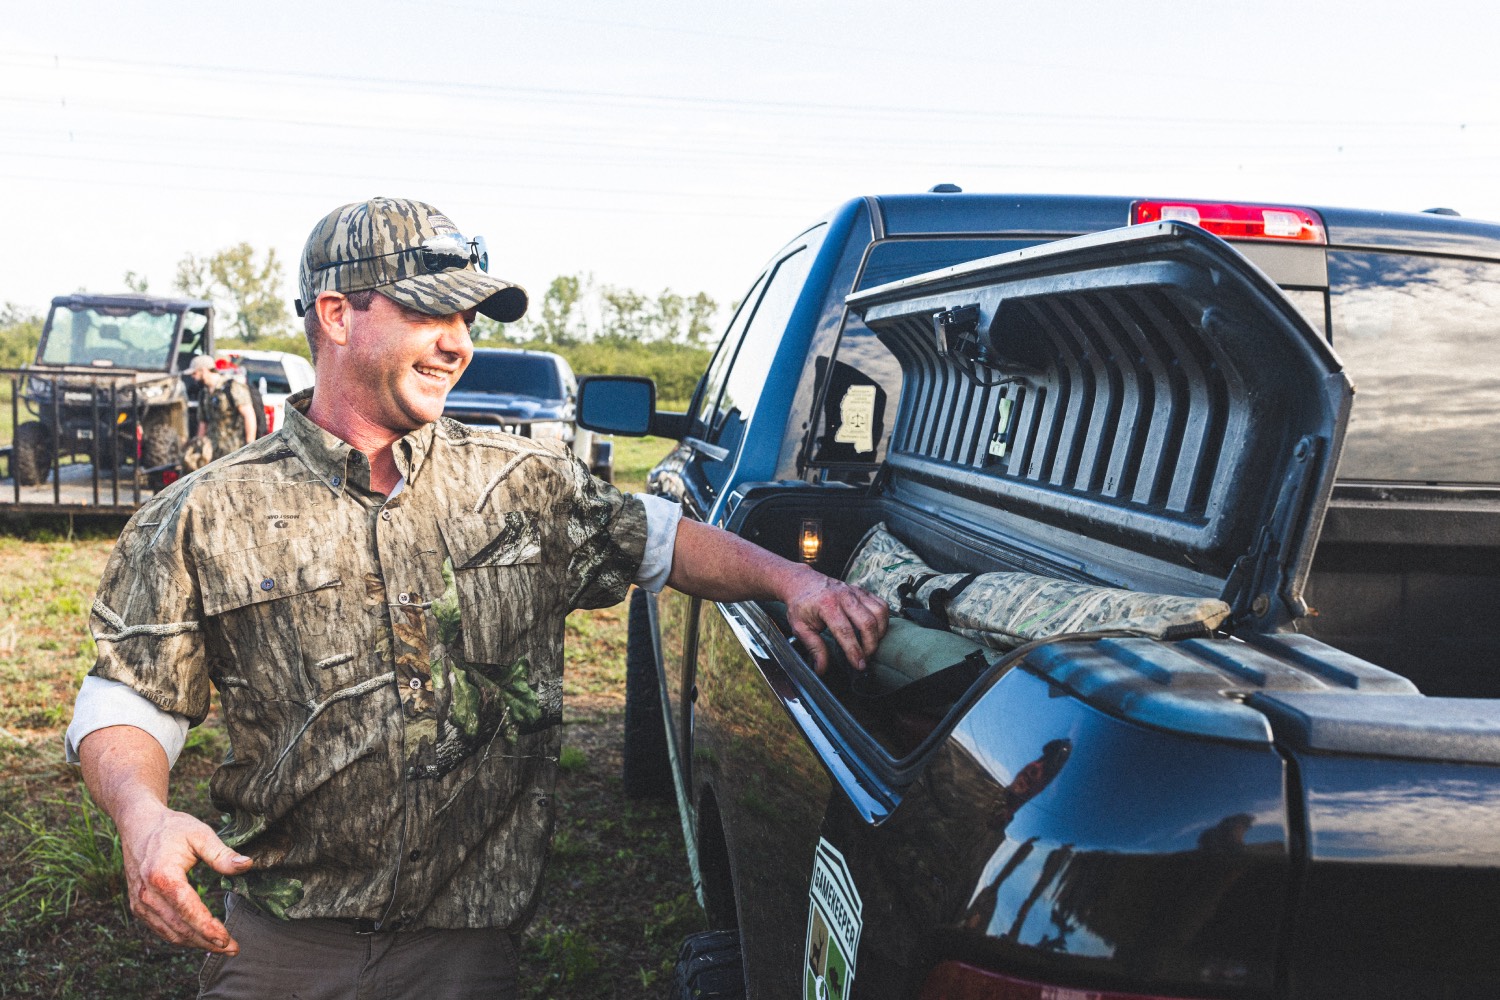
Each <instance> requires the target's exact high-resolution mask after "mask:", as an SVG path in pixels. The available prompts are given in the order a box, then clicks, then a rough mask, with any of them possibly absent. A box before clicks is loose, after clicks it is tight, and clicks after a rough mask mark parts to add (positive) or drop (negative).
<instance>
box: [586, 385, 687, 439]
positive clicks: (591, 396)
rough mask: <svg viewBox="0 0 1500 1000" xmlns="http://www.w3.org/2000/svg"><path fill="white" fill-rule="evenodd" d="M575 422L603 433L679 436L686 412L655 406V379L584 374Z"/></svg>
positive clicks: (632, 435)
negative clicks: (669, 410) (668, 410)
mask: <svg viewBox="0 0 1500 1000" xmlns="http://www.w3.org/2000/svg"><path fill="white" fill-rule="evenodd" d="M578 423H579V425H580V426H582V427H587V428H588V429H589V430H591V431H599V432H600V433H602V434H625V435H627V436H630V437H640V436H642V435H644V434H655V435H658V436H660V437H669V438H679V437H681V436H682V433H683V428H684V427H686V425H687V415H686V414H683V413H671V412H667V411H658V410H657V409H656V383H655V382H653V381H651V380H650V379H649V378H645V377H643V376H640V375H584V376H583V377H581V378H580V379H579V380H578Z"/></svg>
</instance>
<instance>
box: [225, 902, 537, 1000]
mask: <svg viewBox="0 0 1500 1000" xmlns="http://www.w3.org/2000/svg"><path fill="white" fill-rule="evenodd" d="M224 923H225V925H226V926H227V927H228V928H229V934H230V936H231V937H233V938H234V939H235V940H236V941H238V942H239V945H240V953H239V954H238V955H236V956H234V957H232V958H226V957H225V956H223V955H210V956H209V958H208V961H207V962H206V963H204V966H203V971H202V973H201V974H200V976H199V982H200V983H201V986H202V988H201V990H200V991H199V993H198V996H199V997H200V998H203V997H212V998H219V1000H283V998H291V997H296V998H297V1000H404V998H407V997H410V998H413V1000H416V998H421V1000H436V998H438V997H441V998H443V1000H481V998H482V1000H513V998H514V997H515V996H516V947H515V942H514V941H513V940H512V939H511V936H510V935H509V934H507V933H506V932H504V931H499V930H453V931H448V930H416V931H387V932H382V933H375V934H357V933H355V931H354V928H353V927H352V926H351V925H350V924H347V923H344V922H342V921H338V920H277V919H276V918H275V917H271V916H267V915H266V914H264V913H261V912H260V911H259V910H257V909H256V908H255V907H254V906H252V905H250V904H248V903H246V902H245V901H244V900H242V899H238V898H237V897H235V896H230V897H229V913H228V916H227V917H225V920H224Z"/></svg>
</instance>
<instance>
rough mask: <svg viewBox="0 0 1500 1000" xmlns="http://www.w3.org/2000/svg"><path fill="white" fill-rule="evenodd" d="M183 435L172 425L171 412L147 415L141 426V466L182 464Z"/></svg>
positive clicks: (146, 467) (145, 467)
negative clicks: (156, 415)
mask: <svg viewBox="0 0 1500 1000" xmlns="http://www.w3.org/2000/svg"><path fill="white" fill-rule="evenodd" d="M182 444H183V442H182V435H181V434H179V433H178V432H177V428H175V427H173V426H172V423H171V420H170V414H168V413H163V414H162V415H161V416H160V417H154V418H153V417H152V416H147V417H146V419H145V421H144V422H143V426H142V427H141V467H142V468H143V469H154V468H156V467H157V466H161V465H171V466H177V465H181V464H182Z"/></svg>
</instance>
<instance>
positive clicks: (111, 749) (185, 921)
mask: <svg viewBox="0 0 1500 1000" xmlns="http://www.w3.org/2000/svg"><path fill="white" fill-rule="evenodd" d="M78 756H79V761H80V763H82V764H83V780H84V783H85V784H86V785H88V789H89V792H90V794H92V795H93V796H94V800H95V801H96V802H98V803H99V805H100V807H101V808H103V809H104V811H105V812H106V813H108V814H109V817H110V819H113V820H114V821H115V826H116V827H118V828H119V830H120V848H121V853H122V854H123V855H124V861H125V882H126V885H127V891H128V892H129V896H130V909H131V912H132V913H134V914H135V915H136V916H137V917H139V918H141V920H143V921H144V922H145V924H146V926H148V927H150V928H151V930H152V931H153V932H155V933H156V934H157V935H158V936H159V937H161V938H162V939H163V940H165V941H169V942H171V943H172V944H181V945H187V946H188V947H190V948H206V949H208V950H209V951H217V952H224V953H226V954H231V955H232V954H235V953H237V952H238V951H239V947H240V946H239V944H238V943H237V942H236V941H235V940H234V939H233V938H231V937H230V936H229V931H228V930H226V929H225V927H224V925H223V924H222V923H220V922H219V920H217V919H216V918H215V917H214V915H213V914H212V913H209V912H208V907H206V906H204V905H203V901H202V900H201V899H200V898H199V897H198V892H197V890H196V889H194V888H193V887H192V886H191V885H190V884H189V883H188V880H187V872H188V870H189V869H190V868H192V867H193V866H194V865H195V864H197V863H198V862H199V861H200V860H201V861H204V862H206V863H207V864H208V865H209V867H211V868H213V869H214V870H215V871H217V872H219V873H220V874H223V875H239V874H241V873H243V872H245V871H248V870H249V868H250V866H251V862H250V859H249V858H248V857H245V856H244V855H242V854H239V853H237V852H236V851H234V850H232V849H231V848H229V847H227V846H226V845H225V844H224V842H223V841H221V840H220V839H219V838H218V836H217V835H215V834H214V832H213V830H211V829H210V828H209V827H208V826H207V825H206V824H204V823H203V821H202V820H199V819H196V818H194V817H192V816H189V815H188V814H186V813H180V812H176V811H174V810H172V809H170V808H169V807H168V806H167V775H168V773H169V772H170V770H171V768H170V766H169V765H168V764H167V754H166V752H165V751H164V750H162V747H161V744H160V743H158V742H157V741H156V737H154V736H152V735H151V734H150V733H148V732H146V731H145V730H144V729H137V728H136V727H135V726H109V727H107V728H105V729H96V730H94V731H93V732H92V733H89V734H88V735H87V736H85V737H84V738H83V742H82V743H80V744H79V745H78Z"/></svg>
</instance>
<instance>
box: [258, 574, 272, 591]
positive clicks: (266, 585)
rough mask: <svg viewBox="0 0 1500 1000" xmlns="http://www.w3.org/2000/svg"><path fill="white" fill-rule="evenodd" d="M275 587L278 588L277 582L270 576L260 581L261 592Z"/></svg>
mask: <svg viewBox="0 0 1500 1000" xmlns="http://www.w3.org/2000/svg"><path fill="white" fill-rule="evenodd" d="M274 586H276V581H275V580H273V579H271V578H270V577H269V576H268V577H266V578H265V579H264V580H262V581H260V589H261V590H270V589H271V588H272V587H274Z"/></svg>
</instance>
